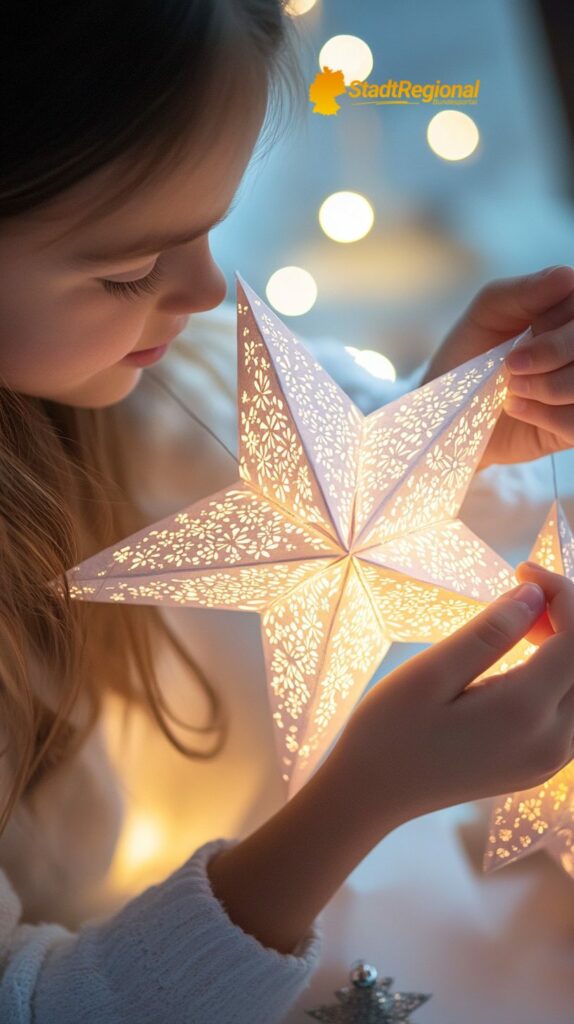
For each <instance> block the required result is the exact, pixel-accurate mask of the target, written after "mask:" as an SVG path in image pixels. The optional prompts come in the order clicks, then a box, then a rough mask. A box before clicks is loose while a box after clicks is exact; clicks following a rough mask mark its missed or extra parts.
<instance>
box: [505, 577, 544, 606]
mask: <svg viewBox="0 0 574 1024" xmlns="http://www.w3.org/2000/svg"><path fill="white" fill-rule="evenodd" d="M512 600H513V601H520V603H521V604H525V605H526V607H527V608H528V609H529V611H531V612H541V611H542V609H543V608H544V605H545V604H546V597H545V594H544V591H543V589H542V587H539V586H538V584H537V583H523V584H522V585H521V586H520V587H518V589H517V590H514V591H513V592H512Z"/></svg>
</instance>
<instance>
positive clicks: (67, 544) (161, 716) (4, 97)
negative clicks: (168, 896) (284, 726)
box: [0, 0, 304, 832]
mask: <svg viewBox="0 0 574 1024" xmlns="http://www.w3.org/2000/svg"><path fill="white" fill-rule="evenodd" d="M284 2H285V0H122V2H121V3H119V4H118V3H117V2H116V0H81V3H77V2H76V0H74V2H73V3H72V2H70V0H56V2H55V3H51V4H49V5H46V6H45V8H43V7H42V5H38V4H36V3H32V2H31V0H19V3H18V4H14V5H8V6H7V7H6V8H5V9H4V11H3V13H2V14H0V24H1V27H2V33H3V37H4V39H5V47H4V54H5V60H3V64H2V67H1V69H0V105H1V108H2V124H3V130H2V134H3V148H2V157H1V159H0V222H2V221H3V222H4V223H6V222H7V221H9V220H11V219H15V223H17V218H18V216H19V215H20V214H25V213H27V212H29V211H30V210H33V209H39V208H41V207H42V206H43V205H44V204H46V203H48V202H49V200H50V199H52V198H54V197H56V196H59V195H60V194H61V193H63V192H65V191H66V190H67V189H69V188H71V187H72V186H73V185H74V184H76V183H77V182H81V181H82V180H83V179H84V178H86V177H87V176H88V175H90V174H92V173H93V172H95V171H97V170H98V169H99V168H101V167H104V166H105V165H107V164H108V163H110V162H111V161H116V162H118V161H119V164H118V166H120V167H122V168H123V166H124V163H125V168H126V171H127V173H126V174H122V175H119V176H118V181H119V182H120V186H121V187H119V188H118V189H117V190H116V192H115V193H114V195H112V196H110V195H106V196H105V199H104V202H102V203H98V204H97V205H96V206H94V207H91V208H90V209H89V210H88V211H87V215H86V217H85V218H84V219H83V221H82V223H88V222H90V221H92V220H94V219H95V218H96V217H97V216H100V215H101V214H102V212H103V211H104V210H105V211H110V210H111V209H114V208H116V207H117V206H118V205H120V204H121V202H122V198H123V197H124V195H126V194H128V193H130V194H131V193H133V190H134V189H135V188H137V186H138V184H139V183H143V182H144V181H145V182H146V183H149V181H150V179H151V177H152V176H153V174H154V173H159V174H161V173H163V172H165V169H166V167H167V168H169V166H170V165H173V164H174V163H175V162H176V161H177V159H178V156H179V153H180V145H181V143H182V140H183V139H184V138H185V139H189V134H190V131H191V132H192V133H193V137H194V139H195V138H197V140H198V143H199V144H200V148H201V143H203V145H204V146H206V145H207V146H208V145H209V137H210V136H209V133H210V131H213V125H216V126H218V129H219V128H220V125H221V123H222V122H223V121H224V119H225V116H226V114H227V113H228V110H229V107H230V105H231V99H232V96H233V91H234V90H237V89H238V88H239V87H240V88H241V90H242V94H244V96H245V102H247V101H248V99H247V98H248V96H249V90H250V88H259V89H261V88H265V89H266V91H267V96H268V107H267V117H266V120H265V123H264V126H263V131H262V133H261V135H260V140H259V143H260V145H261V144H263V145H264V144H265V143H269V142H273V141H274V139H275V137H276V132H277V128H278V126H279V124H284V123H285V119H284V118H283V117H282V114H283V111H284V110H286V109H292V107H291V104H287V105H285V106H284V101H285V99H290V100H295V101H299V100H300V99H301V98H302V96H303V93H304V88H303V87H302V77H301V69H300V66H299V64H298V61H297V58H296V55H295V54H296V51H295V47H294V45H293V43H294V29H292V27H291V20H290V19H289V18H287V17H286V15H285V13H284V10H283V7H284ZM285 87H287V88H285ZM134 170H135V173H131V171H134ZM0 330H1V324H0ZM121 406H122V403H121V402H120V403H117V404H116V405H111V406H108V407H105V408H96V409H90V408H76V407H73V406H69V405H65V404H61V403H58V402H54V401H51V400H48V399H43V398H38V397H33V396H27V395H23V394H20V393H17V392H15V391H13V390H11V389H10V387H9V386H8V385H7V384H6V383H5V382H4V381H2V380H0V567H1V589H0V716H1V717H0V733H1V736H2V745H3V750H2V753H3V755H4V758H5V761H4V768H3V770H2V775H3V776H4V778H9V781H10V785H9V787H8V789H7V799H6V801H5V805H4V807H3V808H1V810H0V832H1V831H2V830H3V829H4V827H5V825H6V823H7V821H8V819H9V817H10V814H11V812H12V809H13V807H14V805H15V804H16V802H17V801H18V800H19V799H20V798H21V797H23V796H26V794H27V793H29V792H30V791H31V790H32V789H33V788H34V786H35V785H36V784H37V782H38V781H39V779H40V778H42V777H44V776H45V774H46V773H47V772H49V771H50V770H51V769H52V768H54V767H55V766H57V765H59V764H62V763H63V761H64V760H66V759H67V758H70V757H72V755H73V754H74V753H75V752H77V750H78V749H79V747H80V746H81V744H82V743H83V742H84V740H85V739H86V737H87V735H88V734H89V732H90V731H91V729H92V728H93V726H94V725H95V723H96V721H97V719H98V717H99V715H100V712H101V708H102V702H103V697H104V694H105V693H106V692H107V691H110V690H113V691H115V692H116V693H118V694H119V695H121V696H122V697H123V698H125V706H126V709H129V707H130V706H131V705H132V704H134V703H138V704H139V705H140V706H143V707H145V708H147V709H148V710H149V712H150V713H151V714H152V715H153V717H154V718H155V720H156V721H157V724H158V725H159V727H160V728H161V729H162V731H163V732H164V733H165V735H166V736H167V737H168V738H169V739H170V741H171V742H172V743H173V744H174V745H175V746H176V747H177V748H178V749H179V750H180V751H181V752H182V753H183V754H185V755H187V756H189V757H211V756H213V755H214V754H215V753H216V752H217V751H218V750H219V749H220V748H221V745H222V743H223V741H224V736H225V724H226V721H225V715H224V712H223V708H222V706H221V703H220V700H219V698H218V696H217V694H216V692H215V690H214V689H213V687H212V686H211V685H210V683H209V681H208V679H207V678H206V677H205V675H204V674H203V672H202V671H201V669H200V667H199V666H198V665H197V664H195V662H194V660H193V658H192V657H191V656H190V655H189V653H188V652H187V651H186V650H185V648H184V647H182V645H181V643H180V641H179V640H178V639H177V637H175V636H174V635H173V634H172V633H171V631H170V630H169V628H168V626H167V624H166V622H165V620H164V619H163V618H162V617H161V615H160V613H159V610H158V609H157V608H156V607H153V606H149V607H148V606H142V605H137V606H121V607H120V606H119V605H117V604H113V605H108V604H99V603H87V602H83V601H76V600H73V599H72V598H71V596H70V593H69V590H68V585H67V582H66V577H65V572H66V570H67V569H69V568H70V567H71V566H73V565H75V564H77V562H79V561H81V560H82V559H84V558H87V557H89V556H90V555H91V554H94V553H95V552H97V551H99V550H102V549H103V548H105V547H108V546H109V545H111V544H113V543H115V542H117V541H118V540H119V539H121V538H122V537H125V536H126V535H128V534H130V533H133V532H135V531H136V530H139V529H141V528H142V527H144V526H145V525H147V522H146V518H145V516H144V515H143V513H142V511H141V509H140V508H139V507H138V505H137V501H136V499H135V497H134V496H133V495H132V494H130V493H129V487H128V483H127V480H128V476H127V473H126V466H125V464H124V462H123V458H122V452H123V451H125V450H129V441H128V440H127V439H126V436H125V422H124V421H123V419H122V408H121ZM55 578H61V579H62V582H63V587H62V591H61V593H60V594H57V593H56V592H55V589H54V587H53V585H52V583H51V581H53V580H54V579H55ZM162 639H163V640H167V641H168V642H169V643H171V644H173V646H174V648H175V649H176V650H177V652H178V654H179V655H180V656H181V658H182V659H184V662H185V663H186V664H187V666H188V667H189V669H190V671H191V672H192V673H194V674H195V676H196V678H197V679H198V680H199V683H200V685H202V686H203V687H204V689H205V693H206V695H207V697H208V701H209V708H210V714H209V721H208V722H207V724H205V725H202V726H199V727H198V726H194V725H191V724H185V723H182V722H181V720H180V719H179V718H177V716H175V715H174V713H173V712H172V711H171V710H170V708H169V707H168V706H167V704H166V701H165V699H164V697H163V695H162V691H161V686H160V684H159V681H158V679H157V677H156V673H155V669H154V650H156V645H157V643H158V642H159V641H161V640H162ZM170 721H171V722H174V723H176V724H177V725H180V726H183V727H184V728H185V729H187V730H189V731H191V732H195V734H196V735H197V734H199V733H204V734H205V733H206V734H207V735H208V736H209V737H210V738H211V747H210V748H209V749H205V744H204V743H203V744H202V749H198V748H196V747H194V746H188V745H187V744H186V743H183V742H182V740H181V739H180V738H179V737H178V736H177V735H176V733H175V732H174V731H173V728H172V727H171V725H170ZM4 769H6V772H5V771H4Z"/></svg>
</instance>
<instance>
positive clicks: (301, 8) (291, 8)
mask: <svg viewBox="0 0 574 1024" xmlns="http://www.w3.org/2000/svg"><path fill="white" fill-rule="evenodd" d="M316 3H317V0H289V3H288V4H287V5H286V7H285V14H289V15H290V16H291V17H292V18H298V17H299V15H300V14H307V11H310V10H311V8H312V7H314V6H315V4H316Z"/></svg>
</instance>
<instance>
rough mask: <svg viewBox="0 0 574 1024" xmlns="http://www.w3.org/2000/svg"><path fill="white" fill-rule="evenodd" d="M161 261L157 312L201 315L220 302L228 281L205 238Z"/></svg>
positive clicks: (167, 255) (182, 247)
mask: <svg viewBox="0 0 574 1024" xmlns="http://www.w3.org/2000/svg"><path fill="white" fill-rule="evenodd" d="M164 260H165V263H164V267H165V272H164V279H163V284H162V286H161V289H160V294H159V298H158V303H157V308H158V310H160V311H161V312H163V313H171V314H176V315H177V314H185V313H201V312H203V311H204V310H208V309H214V308H215V307H216V306H219V305H220V303H222V302H223V300H224V298H225V296H226V295H227V282H226V280H225V276H224V274H223V272H222V271H221V269H220V268H219V267H218V265H217V263H216V262H215V261H214V259H213V256H212V255H211V250H210V248H209V240H208V237H207V236H205V237H204V238H201V239H197V240H196V241H195V242H192V243H191V244H190V245H188V246H181V247H180V248H179V249H178V250H177V251H176V250H172V252H170V253H166V254H165V256H164Z"/></svg>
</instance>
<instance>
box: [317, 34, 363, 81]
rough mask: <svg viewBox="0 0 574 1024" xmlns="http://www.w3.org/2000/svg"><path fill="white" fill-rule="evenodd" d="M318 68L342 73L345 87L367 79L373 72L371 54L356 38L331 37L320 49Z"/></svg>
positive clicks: (360, 40)
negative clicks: (326, 68)
mask: <svg viewBox="0 0 574 1024" xmlns="http://www.w3.org/2000/svg"><path fill="white" fill-rule="evenodd" d="M319 67H320V68H324V67H328V68H332V69H333V70H340V71H342V72H343V77H344V79H345V85H350V84H351V82H357V81H359V82H362V81H363V80H364V79H365V78H368V76H369V75H370V73H371V71H372V70H373V54H372V52H371V48H370V47H369V46H368V45H367V43H366V42H365V41H364V39H359V37H358V36H347V35H342V36H332V37H331V39H328V40H327V42H326V43H325V44H324V45H323V46H322V47H321V50H320V52H319Z"/></svg>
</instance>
